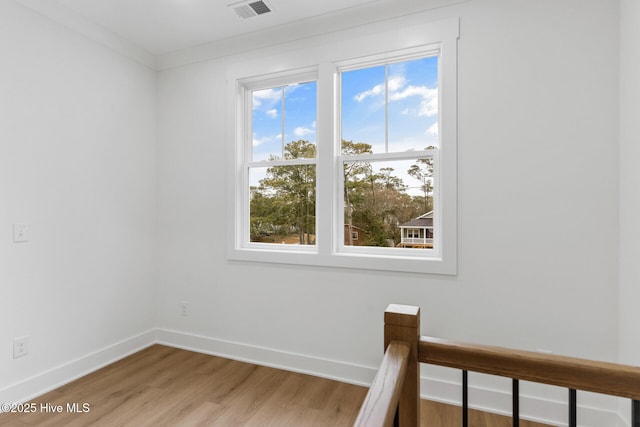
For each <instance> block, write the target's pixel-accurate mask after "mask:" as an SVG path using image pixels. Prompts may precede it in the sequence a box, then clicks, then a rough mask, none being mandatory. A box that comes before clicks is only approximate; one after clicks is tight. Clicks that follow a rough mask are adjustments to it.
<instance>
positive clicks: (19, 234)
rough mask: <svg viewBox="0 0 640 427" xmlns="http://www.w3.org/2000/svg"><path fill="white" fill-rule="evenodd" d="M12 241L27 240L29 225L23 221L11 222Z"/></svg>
mask: <svg viewBox="0 0 640 427" xmlns="http://www.w3.org/2000/svg"><path fill="white" fill-rule="evenodd" d="M13 241H14V243H20V242H28V241H29V225H28V224H25V223H16V224H13Z"/></svg>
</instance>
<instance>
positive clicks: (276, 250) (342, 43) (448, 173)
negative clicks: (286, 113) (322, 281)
mask: <svg viewBox="0 0 640 427" xmlns="http://www.w3.org/2000/svg"><path fill="white" fill-rule="evenodd" d="M351 32H352V33H354V34H353V37H348V35H349V34H342V35H341V36H342V37H341V38H340V40H339V41H338V40H336V41H335V42H333V43H331V42H329V43H325V44H324V45H323V46H322V47H313V45H312V46H311V47H306V48H304V49H301V50H293V51H291V50H287V51H284V52H280V53H272V54H268V55H264V56H262V57H257V58H253V57H249V58H244V59H240V60H237V61H236V62H234V63H233V64H231V65H228V66H227V80H228V88H229V89H228V104H229V120H228V123H229V128H228V132H227V144H228V147H229V162H228V168H229V173H228V177H229V182H228V223H229V228H228V230H229V231H228V238H227V254H228V258H229V259H230V260H236V261H253V262H268V263H282V264H300V265H314V266H326V267H345V268H361V269H373V270H387V271H404V272H406V271H413V272H419V273H433V274H456V273H457V192H456V190H457V39H458V36H459V22H458V19H457V18H453V19H447V20H443V21H437V22H431V23H424V24H420V25H414V26H407V27H406V28H399V29H395V28H394V29H393V30H389V29H386V31H381V30H380V29H379V28H377V26H376V25H375V24H372V25H371V26H369V27H368V28H364V29H363V28H360V29H357V30H352V31H351ZM363 32H364V33H367V35H366V37H365V38H364V40H366V42H363V36H362V33H363ZM406 40H411V42H410V43H408V42H407V41H406ZM281 50H284V49H281ZM430 52H431V53H433V52H437V54H438V56H439V60H438V65H439V79H440V82H439V88H438V89H439V91H438V92H439V97H440V100H439V101H440V102H439V133H440V148H439V149H437V150H425V151H424V152H422V151H419V152H411V153H409V154H407V153H387V154H385V155H384V157H383V158H384V159H385V160H388V159H413V158H416V156H417V155H418V156H419V157H421V156H423V155H427V156H433V158H434V177H436V178H435V186H434V187H435V188H434V200H437V201H438V202H437V203H436V205H437V206H434V234H435V235H434V248H436V249H434V250H423V249H402V248H374V247H367V246H364V247H363V246H345V245H344V218H343V216H344V214H343V212H344V211H343V210H342V206H343V203H344V200H343V198H342V190H341V189H342V183H341V182H340V181H341V180H342V177H343V174H342V173H341V169H342V164H343V163H342V162H343V161H345V160H346V161H350V160H353V159H352V157H353V158H357V159H358V160H364V161H367V159H368V160H372V161H373V160H379V159H380V158H381V157H380V155H377V154H371V155H358V156H342V155H341V153H340V149H341V138H342V135H341V134H340V123H339V120H340V112H339V107H338V105H339V98H338V96H339V71H341V70H344V69H347V68H349V67H353V68H360V67H365V66H366V64H367V63H372V64H375V63H379V62H380V61H384V60H388V61H394V60H397V58H402V59H403V60H404V59H406V58H410V57H412V56H414V57H415V58H417V57H423V56H428V54H429V53H430ZM344 58H356V59H352V60H344ZM274 64H277V65H274ZM296 80H297V81H298V82H302V81H309V80H316V81H317V91H318V93H317V103H318V105H317V128H316V146H317V157H316V159H305V160H304V161H305V162H308V163H309V164H316V183H317V187H316V197H317V199H316V244H315V245H275V244H269V243H255V242H249V237H248V236H249V233H248V231H249V230H248V228H247V227H248V226H249V183H248V173H247V171H248V170H249V169H248V168H250V167H256V166H262V167H269V166H275V163H274V162H250V161H247V159H248V158H247V150H250V149H251V146H250V145H249V146H247V145H246V144H245V142H246V141H247V140H250V138H251V129H250V122H251V111H252V109H251V105H252V103H251V100H250V99H249V97H250V95H249V94H250V93H251V91H252V90H259V89H266V88H268V87H277V86H282V85H285V84H290V83H294V82H295V81H296ZM248 138H249V139H248ZM300 160H301V159H297V161H296V164H300ZM284 163H287V161H283V164H284ZM278 164H279V163H278ZM287 164H289V163H287Z"/></svg>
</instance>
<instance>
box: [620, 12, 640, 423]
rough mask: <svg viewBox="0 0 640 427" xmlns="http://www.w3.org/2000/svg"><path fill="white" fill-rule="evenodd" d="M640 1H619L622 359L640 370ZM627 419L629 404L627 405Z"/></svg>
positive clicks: (625, 407)
mask: <svg viewBox="0 0 640 427" xmlns="http://www.w3.org/2000/svg"><path fill="white" fill-rule="evenodd" d="M638 23H640V2H638V1H635V0H622V1H621V2H620V359H621V361H622V362H623V363H629V364H633V365H640V339H638V337H640V311H638V301H640V265H639V264H638V259H640V222H639V221H638V218H640V122H639V121H638V117H639V116H640V81H639V80H638V76H640V51H639V50H638V46H640V25H638ZM623 408H624V409H623V410H624V413H625V415H628V410H629V409H628V408H629V405H628V403H627V404H625V405H623Z"/></svg>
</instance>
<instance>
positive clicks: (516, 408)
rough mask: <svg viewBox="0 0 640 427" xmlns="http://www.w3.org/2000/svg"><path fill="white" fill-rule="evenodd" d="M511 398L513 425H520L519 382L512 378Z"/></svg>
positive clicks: (516, 426)
mask: <svg viewBox="0 0 640 427" xmlns="http://www.w3.org/2000/svg"><path fill="white" fill-rule="evenodd" d="M511 398H512V400H513V403H512V408H513V427H519V426H520V382H519V381H518V380H516V379H513V391H512V395H511Z"/></svg>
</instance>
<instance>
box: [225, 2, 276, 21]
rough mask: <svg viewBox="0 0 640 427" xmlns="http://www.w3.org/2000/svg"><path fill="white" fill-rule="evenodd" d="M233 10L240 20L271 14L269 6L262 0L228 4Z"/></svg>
mask: <svg viewBox="0 0 640 427" xmlns="http://www.w3.org/2000/svg"><path fill="white" fill-rule="evenodd" d="M229 6H230V7H233V10H234V11H235V12H236V15H238V16H239V17H240V18H242V19H247V18H252V17H254V16H258V15H264V14H265V13H269V12H271V9H270V8H269V6H268V5H267V4H266V3H265V2H264V1H262V0H259V1H252V2H241V4H238V3H235V4H230V5H229Z"/></svg>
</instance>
